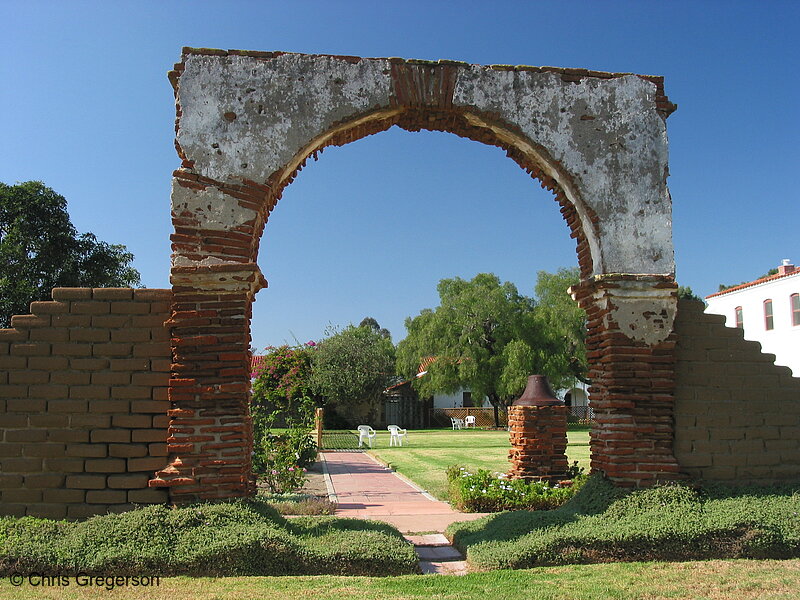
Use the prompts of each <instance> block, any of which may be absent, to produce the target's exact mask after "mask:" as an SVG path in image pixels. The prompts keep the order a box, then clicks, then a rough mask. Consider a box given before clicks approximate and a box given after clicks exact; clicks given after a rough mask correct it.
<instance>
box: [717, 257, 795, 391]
mask: <svg viewBox="0 0 800 600" xmlns="http://www.w3.org/2000/svg"><path fill="white" fill-rule="evenodd" d="M798 293H800V270H798V271H796V272H794V273H791V274H789V275H785V276H783V277H780V278H778V279H773V280H771V281H765V282H763V283H757V284H755V285H750V286H747V287H744V288H742V289H739V290H734V291H731V292H727V293H724V294H721V295H719V296H713V297H708V298H706V302H707V303H708V306H707V307H706V312H707V313H713V314H718V315H724V316H725V318H726V321H725V325H727V326H728V327H735V326H736V308H737V307H739V306H741V307H742V325H743V329H744V337H745V339H748V340H754V341H756V342H760V343H761V347H762V349H763V351H764V352H765V353H767V354H774V355H775V364H777V365H783V366H786V367H789V368H790V369H792V374H793V375H794V376H795V377H800V325H792V310H791V303H790V297H791V295H792V294H798ZM767 299H771V300H772V314H773V322H774V329H772V330H771V331H770V330H767V328H766V324H765V319H764V301H765V300H767Z"/></svg>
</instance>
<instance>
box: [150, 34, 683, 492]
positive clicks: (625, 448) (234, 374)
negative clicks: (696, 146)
mask: <svg viewBox="0 0 800 600" xmlns="http://www.w3.org/2000/svg"><path fill="white" fill-rule="evenodd" d="M170 79H171V81H172V83H173V86H174V88H175V92H176V104H177V116H178V118H177V121H176V133H177V137H176V148H177V150H178V154H179V156H180V157H181V159H182V165H181V168H180V169H178V170H177V171H175V172H174V173H173V175H174V178H173V191H172V218H173V224H174V226H175V233H174V235H173V236H172V242H173V244H172V246H173V264H172V271H171V282H172V285H173V305H172V315H171V318H170V320H169V321H168V323H169V325H170V328H171V335H172V352H173V364H172V378H171V380H170V389H169V396H170V401H171V403H172V410H171V411H170V430H169V434H170V437H169V440H168V442H169V446H168V451H169V464H168V465H166V466H165V468H164V469H162V470H160V471H159V472H158V473H156V475H155V477H154V478H153V479H152V480H151V481H150V485H151V486H152V487H161V486H166V487H169V488H170V490H171V497H172V499H173V500H174V501H183V500H193V499H200V498H219V497H229V496H237V495H247V494H249V493H251V492H252V491H253V481H252V476H251V473H250V452H251V449H252V431H251V426H250V422H249V416H248V393H249V369H248V364H249V354H248V349H249V344H250V316H251V305H252V300H253V296H254V295H255V293H256V292H257V291H258V289H260V288H261V287H263V286H265V285H266V282H265V281H264V278H263V276H262V275H261V272H260V270H259V268H258V265H257V264H256V257H257V254H258V246H259V240H260V237H261V233H262V232H263V229H264V226H265V224H266V222H267V220H268V218H269V214H270V211H271V210H272V209H273V208H274V206H275V204H276V203H277V201H278V200H279V199H280V196H281V193H282V190H283V188H284V187H285V186H286V185H288V184H289V183H291V181H292V180H293V179H294V177H295V176H296V175H297V172H298V171H299V170H300V169H302V167H303V165H304V164H305V161H306V159H307V158H309V157H310V156H314V157H315V158H316V156H317V154H318V153H319V152H321V151H322V150H323V149H324V148H325V147H326V146H330V145H343V144H346V143H349V142H351V141H354V140H357V139H360V138H362V137H364V136H367V135H370V134H373V133H377V132H380V131H384V130H386V129H388V128H390V127H392V126H393V125H397V126H399V127H402V128H404V129H407V130H410V131H414V130H420V129H430V130H438V131H447V132H450V133H454V134H456V135H459V136H462V137H466V138H469V139H472V140H476V141H479V142H482V143H487V144H491V145H495V146H499V147H502V148H503V149H505V150H506V152H507V154H508V156H509V157H510V158H512V159H513V160H515V161H516V162H517V163H518V164H519V165H520V166H521V167H522V168H523V169H525V170H526V171H527V172H528V173H529V174H531V176H532V177H534V178H537V179H539V180H540V182H541V184H542V185H543V186H544V187H547V188H548V189H550V190H551V191H553V193H554V195H555V198H556V200H557V201H558V202H559V204H560V205H561V212H562V214H563V216H564V218H565V220H566V221H567V224H568V225H569V227H570V230H571V235H572V237H574V238H575V239H576V244H577V254H578V263H579V265H580V270H581V278H582V281H581V284H580V285H579V286H578V288H577V289H576V290H574V292H575V296H576V298H577V299H578V301H579V303H580V304H581V306H582V307H584V308H585V309H586V310H587V312H588V314H589V341H588V346H589V359H590V364H591V373H590V376H591V378H592V381H593V387H592V389H591V393H592V398H593V405H594V406H595V416H596V421H597V427H596V428H595V429H594V431H593V433H592V442H591V445H592V467H593V468H594V469H599V470H602V471H603V472H605V473H606V474H607V475H608V476H609V477H611V478H612V479H613V480H615V481H617V482H618V483H620V484H621V485H646V484H648V483H650V482H652V481H654V480H656V479H670V478H674V477H675V476H677V474H678V466H677V463H676V461H675V458H674V456H673V451H672V398H673V388H674V382H673V380H674V375H673V371H674V352H673V350H674V334H673V333H672V329H673V319H674V316H675V306H676V296H675V289H676V286H675V283H674V263H673V250H672V232H671V202H670V199H669V194H668V191H667V188H666V174H667V141H666V126H665V120H666V117H667V116H668V115H669V114H670V112H672V110H674V105H672V104H671V103H670V102H669V101H668V99H667V98H666V96H665V95H664V92H663V81H662V79H661V78H658V77H644V76H639V75H631V74H618V73H599V72H592V71H586V70H578V69H555V68H551V67H510V66H500V65H496V66H492V67H483V66H476V65H467V64H465V63H457V62H453V61H439V62H427V61H406V60H401V59H365V58H358V57H344V56H326V55H322V56H321V55H300V54H288V53H280V52H274V53H265V52H242V51H222V50H205V49H191V48H186V49H184V51H183V56H182V60H181V62H180V63H178V64H177V65H176V66H175V70H174V71H172V72H171V73H170Z"/></svg>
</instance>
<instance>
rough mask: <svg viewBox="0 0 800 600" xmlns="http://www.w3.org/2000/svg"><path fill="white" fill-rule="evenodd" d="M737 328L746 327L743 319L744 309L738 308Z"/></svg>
mask: <svg viewBox="0 0 800 600" xmlns="http://www.w3.org/2000/svg"><path fill="white" fill-rule="evenodd" d="M735 310H736V327H738V328H739V329H742V328H743V327H744V323H743V319H742V307H741V306H737V307H736V309H735Z"/></svg>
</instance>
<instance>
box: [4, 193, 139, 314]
mask: <svg viewBox="0 0 800 600" xmlns="http://www.w3.org/2000/svg"><path fill="white" fill-rule="evenodd" d="M132 262H133V254H131V253H130V252H129V251H128V250H127V249H126V248H125V246H123V245H120V244H108V243H106V242H103V241H99V240H98V239H97V238H96V237H95V236H94V235H93V234H91V233H84V234H78V232H77V230H76V229H75V227H74V226H73V225H72V222H71V221H70V218H69V214H68V213H67V201H66V200H65V199H64V197H63V196H61V195H59V194H57V193H56V192H54V191H53V190H52V189H50V188H49V187H46V186H45V185H44V184H43V183H41V182H39V181H27V182H25V183H20V184H17V185H13V186H12V185H6V184H4V183H0V327H8V326H9V324H10V322H11V316H12V315H15V314H27V313H28V310H29V306H30V303H31V302H33V301H36V300H49V299H50V294H51V290H52V289H53V288H54V287H132V286H136V285H139V283H140V275H139V272H138V271H137V270H136V269H134V268H133V267H132V266H131V263H132Z"/></svg>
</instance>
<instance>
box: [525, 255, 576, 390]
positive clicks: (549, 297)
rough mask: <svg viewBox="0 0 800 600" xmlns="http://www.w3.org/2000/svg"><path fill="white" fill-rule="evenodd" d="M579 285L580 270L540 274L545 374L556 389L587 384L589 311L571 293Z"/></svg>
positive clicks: (538, 293) (539, 317)
mask: <svg viewBox="0 0 800 600" xmlns="http://www.w3.org/2000/svg"><path fill="white" fill-rule="evenodd" d="M579 282H580V271H579V270H578V267H572V268H561V269H559V270H558V271H557V272H556V273H548V272H546V271H539V273H538V274H537V279H536V288H535V292H536V298H537V300H538V304H537V306H536V318H537V321H538V322H539V324H540V327H539V331H540V332H541V333H542V339H541V340H540V345H541V346H540V347H542V348H543V349H544V350H545V357H546V359H545V366H544V371H545V373H546V374H547V375H548V377H549V379H550V383H551V384H552V386H553V387H554V388H556V389H558V388H566V387H569V386H571V385H574V383H575V380H578V381H583V382H585V383H586V382H587V379H586V375H587V373H588V371H589V367H588V363H587V360H586V311H584V310H583V309H582V308H580V307H579V306H578V304H577V303H576V302H575V300H573V299H572V297H571V296H570V295H569V291H568V290H569V288H570V287H571V286H574V285H577V284H578V283H579Z"/></svg>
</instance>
